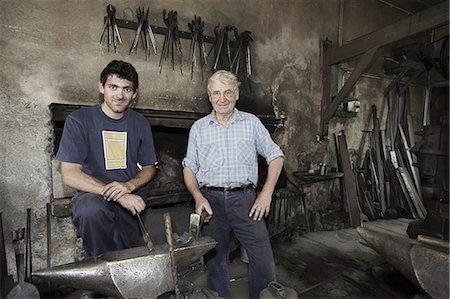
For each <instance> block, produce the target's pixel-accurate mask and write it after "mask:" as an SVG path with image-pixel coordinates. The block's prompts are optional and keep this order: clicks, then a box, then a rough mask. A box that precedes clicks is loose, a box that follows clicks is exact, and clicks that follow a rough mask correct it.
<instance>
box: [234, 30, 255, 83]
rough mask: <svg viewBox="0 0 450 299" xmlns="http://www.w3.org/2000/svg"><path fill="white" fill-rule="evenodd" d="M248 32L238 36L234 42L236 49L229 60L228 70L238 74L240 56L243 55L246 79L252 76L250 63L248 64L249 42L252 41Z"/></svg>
mask: <svg viewBox="0 0 450 299" xmlns="http://www.w3.org/2000/svg"><path fill="white" fill-rule="evenodd" d="M250 34H251V32H250V31H244V32H242V33H240V34H239V36H238V38H237V40H236V47H235V50H234V53H233V58H232V60H231V66H230V69H231V71H232V72H233V73H235V74H236V75H237V74H238V72H239V66H240V61H241V54H243V55H244V61H245V69H246V77H247V78H248V77H250V76H251V74H252V70H251V63H250V42H251V41H253V39H252V38H251V36H250Z"/></svg>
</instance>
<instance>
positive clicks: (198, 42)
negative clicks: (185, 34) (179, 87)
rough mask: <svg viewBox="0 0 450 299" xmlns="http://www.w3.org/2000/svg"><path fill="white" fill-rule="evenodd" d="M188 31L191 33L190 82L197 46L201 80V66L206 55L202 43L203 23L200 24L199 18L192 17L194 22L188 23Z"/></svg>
mask: <svg viewBox="0 0 450 299" xmlns="http://www.w3.org/2000/svg"><path fill="white" fill-rule="evenodd" d="M188 27H189V30H190V31H191V33H192V38H191V47H190V52H191V53H190V54H191V80H192V79H193V76H194V66H196V65H197V57H196V55H195V53H196V47H197V46H198V52H199V55H200V61H201V62H200V71H201V75H202V80H203V65H206V64H207V62H208V60H207V55H206V51H205V44H204V41H203V30H204V28H205V22H202V18H201V17H197V16H196V15H195V16H194V20H192V21H191V22H190V23H188Z"/></svg>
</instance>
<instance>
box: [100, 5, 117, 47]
mask: <svg viewBox="0 0 450 299" xmlns="http://www.w3.org/2000/svg"><path fill="white" fill-rule="evenodd" d="M106 14H107V16H106V17H105V23H104V25H103V30H102V36H101V37H100V44H101V43H102V41H103V37H104V36H105V32H106V33H107V36H108V43H107V44H108V52H109V47H110V46H111V45H113V46H114V52H115V53H117V45H118V44H121V43H122V38H121V37H120V32H119V27H118V26H117V22H116V8H115V7H114V6H112V5H111V4H109V5H108V6H107V7H106Z"/></svg>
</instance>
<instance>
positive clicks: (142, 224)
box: [136, 214, 154, 251]
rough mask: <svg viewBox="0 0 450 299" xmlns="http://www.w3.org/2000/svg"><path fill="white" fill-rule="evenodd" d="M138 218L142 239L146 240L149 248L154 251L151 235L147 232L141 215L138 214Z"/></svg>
mask: <svg viewBox="0 0 450 299" xmlns="http://www.w3.org/2000/svg"><path fill="white" fill-rule="evenodd" d="M136 217H137V219H138V223H139V228H140V229H141V233H142V238H143V239H144V242H145V244H146V245H147V248H148V249H149V250H150V251H152V250H153V247H154V245H153V242H152V240H151V239H150V235H149V234H148V232H147V230H146V229H145V226H144V223H143V222H142V219H141V215H139V214H136Z"/></svg>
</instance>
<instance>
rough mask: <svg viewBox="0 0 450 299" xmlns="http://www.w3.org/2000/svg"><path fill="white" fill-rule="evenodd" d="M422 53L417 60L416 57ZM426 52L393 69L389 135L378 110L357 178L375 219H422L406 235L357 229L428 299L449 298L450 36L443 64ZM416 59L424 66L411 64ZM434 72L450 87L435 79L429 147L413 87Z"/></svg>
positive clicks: (428, 102) (428, 110) (428, 112)
mask: <svg viewBox="0 0 450 299" xmlns="http://www.w3.org/2000/svg"><path fill="white" fill-rule="evenodd" d="M414 51H415V53H416V55H412V54H411V53H414ZM425 52H426V51H424V47H422V46H418V47H416V48H415V50H414V49H413V48H408V51H407V52H405V51H403V52H402V53H403V54H402V55H401V56H402V57H403V60H401V61H397V60H392V61H389V62H388V63H387V64H386V65H385V70H388V71H389V72H392V73H396V74H397V76H396V78H395V79H394V80H393V82H392V83H391V84H390V85H389V86H388V87H387V88H386V90H385V93H384V94H385V97H386V102H387V104H388V107H389V111H388V113H387V124H386V130H381V129H380V125H379V120H378V116H377V114H376V108H375V107H373V109H372V114H373V115H372V116H373V118H372V119H373V131H372V132H371V133H372V134H371V142H370V148H369V149H368V150H367V153H366V156H365V159H364V161H363V166H362V168H361V170H360V171H359V172H358V174H357V175H358V185H359V187H358V189H359V192H360V199H361V201H360V206H361V209H362V211H364V213H365V214H366V215H367V216H368V218H369V219H371V220H374V219H376V218H394V217H404V218H412V219H415V220H412V221H411V222H410V223H409V225H408V228H407V229H406V232H403V234H395V233H394V234H393V233H392V232H389V231H387V230H380V229H376V226H371V225H370V223H366V224H365V225H364V224H363V227H359V228H357V230H358V232H359V234H360V235H361V236H362V237H363V238H364V239H365V240H366V241H367V243H368V244H369V245H370V246H371V247H372V248H373V249H375V250H376V251H377V252H378V253H379V254H380V255H381V256H383V257H384V258H385V259H386V260H387V261H388V262H389V263H390V264H391V265H393V266H394V267H395V268H396V269H397V270H399V271H400V272H401V273H402V274H403V275H404V276H405V277H406V278H408V279H409V280H410V281H411V282H413V283H414V284H415V285H416V286H417V287H418V288H419V289H421V290H422V291H423V292H424V293H426V294H428V295H429V296H431V297H432V298H449V281H448V278H449V260H450V258H449V241H448V237H449V232H448V229H449V208H448V205H449V196H448V187H449V186H448V184H449V161H448V152H449V139H448V138H449V89H448V78H449V76H448V37H446V38H444V39H443V41H442V46H441V51H440V55H439V58H438V59H437V61H436V60H435V59H432V58H431V56H430V55H425V54H424V53H425ZM417 53H420V55H419V54H417ZM411 56H414V57H416V59H415V60H409V59H407V58H408V57H411ZM443 57H444V58H443ZM443 60H446V62H444V61H443ZM418 61H420V63H418ZM433 66H438V67H439V68H440V69H439V70H438V73H439V74H441V76H442V78H443V79H444V81H440V82H439V83H434V84H431V83H430V80H429V84H428V87H427V90H426V97H425V101H424V102H425V105H424V117H423V130H422V131H420V132H419V134H420V135H421V136H422V140H421V142H420V143H418V144H415V142H414V132H413V128H412V121H411V117H410V113H409V103H408V101H409V87H410V84H411V83H412V82H413V81H414V80H415V79H416V78H418V77H419V76H420V75H421V74H424V73H425V72H426V71H430V70H431V67H433ZM408 76H409V78H408V79H407V80H406V82H404V83H403V84H402V83H401V80H402V79H403V78H404V77H408ZM429 78H430V77H429ZM415 239H417V240H415Z"/></svg>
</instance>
